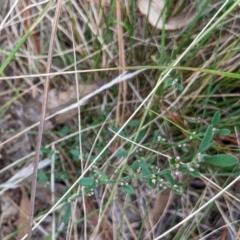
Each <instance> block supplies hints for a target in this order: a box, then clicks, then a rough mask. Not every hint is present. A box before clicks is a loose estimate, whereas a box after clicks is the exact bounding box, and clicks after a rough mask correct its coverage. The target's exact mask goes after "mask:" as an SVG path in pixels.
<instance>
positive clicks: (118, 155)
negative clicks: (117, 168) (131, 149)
mask: <svg viewBox="0 0 240 240" xmlns="http://www.w3.org/2000/svg"><path fill="white" fill-rule="evenodd" d="M116 155H117V157H119V158H121V157H127V155H128V152H127V151H124V150H120V151H118V152H117V154H116Z"/></svg>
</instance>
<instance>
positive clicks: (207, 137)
mask: <svg viewBox="0 0 240 240" xmlns="http://www.w3.org/2000/svg"><path fill="white" fill-rule="evenodd" d="M212 137H213V126H212V125H209V126H208V128H207V131H206V132H205V134H204V137H203V140H202V143H201V145H200V147H199V150H198V152H200V153H202V152H204V151H206V150H207V149H208V148H210V147H211V141H212Z"/></svg>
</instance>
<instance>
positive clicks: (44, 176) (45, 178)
mask: <svg viewBox="0 0 240 240" xmlns="http://www.w3.org/2000/svg"><path fill="white" fill-rule="evenodd" d="M37 176H38V180H39V182H41V183H47V182H48V181H49V178H48V176H47V174H46V173H45V172H43V171H39V172H38V175H37Z"/></svg>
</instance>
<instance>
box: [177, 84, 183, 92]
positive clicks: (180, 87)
mask: <svg viewBox="0 0 240 240" xmlns="http://www.w3.org/2000/svg"><path fill="white" fill-rule="evenodd" d="M176 88H177V90H178V91H180V92H182V90H183V89H184V88H183V85H181V84H176Z"/></svg>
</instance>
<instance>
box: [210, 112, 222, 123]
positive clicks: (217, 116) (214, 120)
mask: <svg viewBox="0 0 240 240" xmlns="http://www.w3.org/2000/svg"><path fill="white" fill-rule="evenodd" d="M219 121H220V112H219V111H217V112H215V113H214V115H213V118H212V125H213V126H216V125H217V124H218V123H219Z"/></svg>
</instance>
